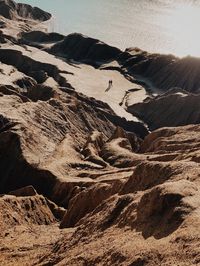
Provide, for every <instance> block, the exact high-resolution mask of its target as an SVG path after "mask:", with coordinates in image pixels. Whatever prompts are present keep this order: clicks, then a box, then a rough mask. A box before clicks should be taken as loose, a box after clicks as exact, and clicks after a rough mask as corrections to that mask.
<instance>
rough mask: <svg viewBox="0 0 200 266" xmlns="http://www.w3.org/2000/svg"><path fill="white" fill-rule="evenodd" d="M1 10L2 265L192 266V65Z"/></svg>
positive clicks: (195, 69) (197, 220) (197, 156)
mask: <svg viewBox="0 0 200 266" xmlns="http://www.w3.org/2000/svg"><path fill="white" fill-rule="evenodd" d="M0 15H1V16H0V25H1V32H0V62H1V63H0V193H1V195H0V226H1V230H0V265H2V266H5V265H6V266H9V265H12V266H18V265H20V266H21V265H38V266H39V265H41V266H47V265H48V266H51V265H52V266H53V265H60V266H61V265H63V266H66V265H78V266H79V265H89V266H93V265H116V266H117V265H124V266H126V265H127V266H154V265H155V266H157V265H164V266H169V265H171V266H172V265H177V266H190V265H200V229H199V228H200V125H199V122H200V107H199V87H200V86H199V85H200V79H199V69H200V60H199V59H196V58H191V57H187V58H183V59H179V58H176V57H173V56H171V55H170V56H166V55H158V54H148V53H147V52H144V51H141V50H139V49H127V50H126V51H124V52H122V51H120V50H119V49H117V48H115V47H110V46H108V45H106V44H104V43H102V42H100V41H98V40H95V39H91V38H89V37H86V36H82V35H81V34H71V35H69V36H63V35H60V34H57V33H46V32H45V31H44V29H45V23H46V22H45V21H47V20H48V19H50V17H51V15H50V14H48V13H47V12H45V11H42V10H40V9H38V8H32V7H31V6H28V5H23V4H16V3H14V2H13V1H11V0H0ZM38 29H39V30H38ZM110 79H112V80H113V87H112V88H111V89H110V90H109V91H108V92H105V90H106V88H107V85H108V80H110ZM133 115H134V116H133Z"/></svg>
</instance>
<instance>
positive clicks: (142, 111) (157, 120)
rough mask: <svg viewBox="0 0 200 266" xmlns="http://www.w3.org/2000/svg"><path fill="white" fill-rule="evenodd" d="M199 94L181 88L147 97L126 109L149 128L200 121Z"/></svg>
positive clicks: (197, 122)
mask: <svg viewBox="0 0 200 266" xmlns="http://www.w3.org/2000/svg"><path fill="white" fill-rule="evenodd" d="M199 101H200V95H199V94H190V93H188V92H186V91H184V90H181V89H172V90H169V91H168V92H167V93H164V94H162V95H160V96H157V97H155V98H153V99H148V100H146V101H145V102H143V103H138V104H134V105H132V106H129V107H128V111H129V112H130V113H132V114H133V115H135V116H137V117H139V118H140V119H141V120H143V121H144V122H145V123H147V124H148V126H149V128H150V129H151V130H155V129H157V128H160V127H173V126H183V125H189V124H199V123H200V106H199Z"/></svg>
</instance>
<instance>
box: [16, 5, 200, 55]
mask: <svg viewBox="0 0 200 266" xmlns="http://www.w3.org/2000/svg"><path fill="white" fill-rule="evenodd" d="M17 2H24V3H28V4H31V5H33V6H38V7H40V8H42V9H44V10H47V11H49V12H50V13H52V14H53V19H52V20H51V22H50V23H49V29H50V30H51V31H57V32H60V33H64V34H69V33H72V32H80V33H82V34H85V35H88V36H90V37H94V38H98V39H100V40H102V41H104V42H106V43H108V44H110V45H114V46H117V47H119V48H121V49H125V48H127V47H139V48H141V49H144V50H147V51H149V52H158V53H165V54H168V53H171V54H175V55H177V56H180V57H182V56H185V55H193V56H200V30H199V26H200V5H199V2H200V1H198V0H197V1H195V0H193V1H192V0H191V1H190V0H56V1H55V0H21V1H17Z"/></svg>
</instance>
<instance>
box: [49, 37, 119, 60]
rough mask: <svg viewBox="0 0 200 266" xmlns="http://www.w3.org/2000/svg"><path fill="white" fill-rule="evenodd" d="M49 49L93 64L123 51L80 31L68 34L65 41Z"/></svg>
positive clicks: (115, 56)
mask: <svg viewBox="0 0 200 266" xmlns="http://www.w3.org/2000/svg"><path fill="white" fill-rule="evenodd" d="M48 51H49V52H50V53H53V54H56V55H62V56H64V57H66V58H68V59H73V60H76V61H84V62H86V63H91V64H92V65H96V64H97V65H98V64H99V63H102V62H105V61H110V60H113V59H115V58H117V57H118V55H119V54H120V53H121V51H120V50H119V49H117V48H115V47H112V46H109V45H107V44H105V43H103V42H101V41H99V40H97V39H93V38H89V37H87V36H83V35H82V34H78V33H74V34H70V35H68V36H66V37H65V38H64V40H63V41H60V42H58V43H56V44H55V45H54V46H53V47H52V48H50V49H49V50H48Z"/></svg>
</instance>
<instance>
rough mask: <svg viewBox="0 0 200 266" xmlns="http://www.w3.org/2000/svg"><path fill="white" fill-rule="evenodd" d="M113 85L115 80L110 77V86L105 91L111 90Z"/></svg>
mask: <svg viewBox="0 0 200 266" xmlns="http://www.w3.org/2000/svg"><path fill="white" fill-rule="evenodd" d="M112 86H113V81H112V80H111V79H110V80H109V81H108V88H107V89H106V90H105V92H107V91H109V90H110V89H111V88H112Z"/></svg>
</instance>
